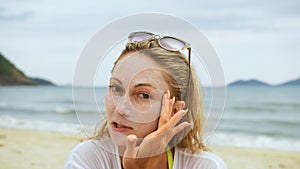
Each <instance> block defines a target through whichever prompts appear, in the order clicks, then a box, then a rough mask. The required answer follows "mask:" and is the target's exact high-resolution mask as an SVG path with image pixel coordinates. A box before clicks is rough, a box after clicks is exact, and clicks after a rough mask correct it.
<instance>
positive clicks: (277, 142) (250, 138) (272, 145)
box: [209, 132, 300, 152]
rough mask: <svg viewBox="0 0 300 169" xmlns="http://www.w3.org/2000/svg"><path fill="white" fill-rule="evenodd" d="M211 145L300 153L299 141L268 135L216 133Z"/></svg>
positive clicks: (210, 141)
mask: <svg viewBox="0 0 300 169" xmlns="http://www.w3.org/2000/svg"><path fill="white" fill-rule="evenodd" d="M209 144H214V145H221V146H237V147H249V148H263V149H266V148H267V149H277V150H287V151H297V152H300V140H299V139H293V138H288V137H271V136H266V135H251V134H241V133H231V132H216V133H215V134H214V135H213V136H212V137H211V138H210V140H209Z"/></svg>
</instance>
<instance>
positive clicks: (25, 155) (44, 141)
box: [0, 128, 300, 169]
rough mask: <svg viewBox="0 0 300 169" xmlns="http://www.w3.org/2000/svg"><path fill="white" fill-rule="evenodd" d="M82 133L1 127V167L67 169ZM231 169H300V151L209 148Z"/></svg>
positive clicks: (228, 147)
mask: <svg viewBox="0 0 300 169" xmlns="http://www.w3.org/2000/svg"><path fill="white" fill-rule="evenodd" d="M80 140H81V138H80V136H79V134H62V133H57V132H48V131H35V130H23V129H10V128H0V156H1V158H0V164H1V166H2V167H3V168H15V169H21V168H45V169H47V168H49V169H50V168H51V169H56V168H63V166H64V164H65V161H66V159H67V155H68V154H69V152H70V151H71V149H72V148H73V147H74V146H75V145H76V144H78V143H80ZM209 148H210V150H211V152H213V153H215V154H217V155H218V156H220V157H221V158H222V159H223V160H224V161H225V163H226V164H227V166H228V169H240V168H243V169H275V168H280V169H285V168H286V169H296V168H299V166H300V160H299V159H300V152H292V151H284V150H272V149H258V148H244V147H232V146H216V145H209Z"/></svg>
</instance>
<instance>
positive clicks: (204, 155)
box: [65, 140, 227, 169]
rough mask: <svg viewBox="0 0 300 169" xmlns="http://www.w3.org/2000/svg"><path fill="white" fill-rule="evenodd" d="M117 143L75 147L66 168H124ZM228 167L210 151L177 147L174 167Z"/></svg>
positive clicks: (203, 168) (90, 143)
mask: <svg viewBox="0 0 300 169" xmlns="http://www.w3.org/2000/svg"><path fill="white" fill-rule="evenodd" d="M118 154H119V152H118V148H117V146H116V145H114V144H113V143H112V142H110V141H99V140H89V141H86V142H82V143H80V144H79V145H77V146H76V147H74V148H73V150H72V151H71V153H70V154H69V157H68V160H67V162H66V164H65V169H122V167H121V162H120V158H119V155H118ZM183 168H188V169H227V167H226V165H225V163H224V161H223V160H222V159H221V158H219V157H218V156H216V155H215V154H212V153H210V152H205V151H203V152H199V153H194V154H192V153H190V152H189V150H187V149H180V148H175V154H174V163H173V169H183Z"/></svg>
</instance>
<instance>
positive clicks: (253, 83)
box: [228, 79, 270, 87]
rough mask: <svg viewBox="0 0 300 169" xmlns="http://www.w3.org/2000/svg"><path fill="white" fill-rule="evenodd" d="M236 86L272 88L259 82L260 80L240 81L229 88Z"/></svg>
mask: <svg viewBox="0 0 300 169" xmlns="http://www.w3.org/2000/svg"><path fill="white" fill-rule="evenodd" d="M235 86H259V87H262V86H270V85H269V84H267V83H265V82H262V81H259V80H255V79H250V80H238V81H235V82H232V83H230V84H229V85H228V87H235Z"/></svg>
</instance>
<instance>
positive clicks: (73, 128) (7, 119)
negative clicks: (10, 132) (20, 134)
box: [0, 115, 82, 134]
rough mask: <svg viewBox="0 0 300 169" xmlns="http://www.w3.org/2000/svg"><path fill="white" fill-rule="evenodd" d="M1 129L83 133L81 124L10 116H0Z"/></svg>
mask: <svg viewBox="0 0 300 169" xmlns="http://www.w3.org/2000/svg"><path fill="white" fill-rule="evenodd" d="M0 127H3V128H16V129H28V130H40V131H54V132H60V133H72V134H74V133H78V132H80V131H82V129H81V126H80V125H79V124H73V123H58V122H50V121H44V120H32V119H24V118H15V117H11V116H8V115H3V116H0Z"/></svg>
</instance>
